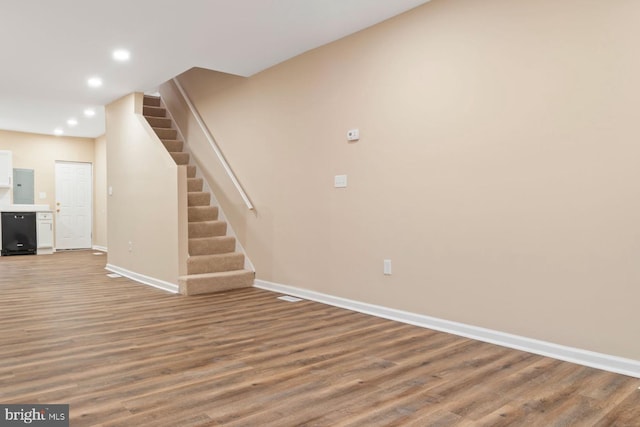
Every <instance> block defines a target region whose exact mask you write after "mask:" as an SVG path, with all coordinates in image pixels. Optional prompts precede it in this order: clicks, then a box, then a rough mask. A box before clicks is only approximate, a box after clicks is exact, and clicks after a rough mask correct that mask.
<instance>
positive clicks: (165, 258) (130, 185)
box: [106, 94, 186, 284]
mask: <svg viewBox="0 0 640 427" xmlns="http://www.w3.org/2000/svg"><path fill="white" fill-rule="evenodd" d="M141 113H142V94H131V95H128V96H125V97H123V98H121V99H119V100H117V101H114V102H112V103H111V104H109V105H107V107H106V119H107V123H106V128H107V134H106V141H107V144H106V145H107V158H108V162H107V186H108V187H112V188H113V194H112V195H108V196H107V200H108V201H107V241H108V243H109V252H108V263H109V264H110V265H112V266H115V267H118V268H120V269H124V270H127V271H128V272H130V273H135V274H137V275H143V276H147V277H148V278H151V279H154V280H158V281H163V282H168V283H170V284H177V280H178V275H179V271H180V270H179V267H178V264H179V261H180V258H179V243H178V231H179V222H178V167H177V166H176V164H175V162H174V161H173V159H172V158H171V156H169V153H168V152H167V150H166V149H165V148H164V147H163V146H162V144H161V143H160V141H159V140H158V139H157V137H156V136H155V134H153V131H152V130H151V128H150V127H149V125H148V123H146V121H145V120H144V118H143V117H142V116H141ZM183 169H184V168H183ZM184 176H185V177H186V173H185V174H184ZM129 242H131V246H129Z"/></svg>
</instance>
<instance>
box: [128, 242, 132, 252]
mask: <svg viewBox="0 0 640 427" xmlns="http://www.w3.org/2000/svg"><path fill="white" fill-rule="evenodd" d="M129 252H133V242H132V241H131V240H129Z"/></svg>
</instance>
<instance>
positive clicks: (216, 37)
mask: <svg viewBox="0 0 640 427" xmlns="http://www.w3.org/2000/svg"><path fill="white" fill-rule="evenodd" d="M427 1H428V0H181V1H177V0H101V1H97V0H84V1H78V0H55V1H51V0H0V58H1V60H0V129H4V130H17V131H23V132H34V133H42V134H52V133H53V130H54V129H55V128H62V129H64V134H65V135H70V136H85V137H96V136H99V135H101V134H103V133H104V105H105V104H108V103H109V102H111V101H113V100H115V99H117V98H119V97H121V96H123V95H125V94H128V93H131V92H135V91H149V90H154V89H155V88H156V87H157V86H158V85H160V84H161V83H163V82H165V81H167V80H169V79H171V78H172V77H174V76H176V75H178V74H180V73H182V72H184V71H186V70H188V69H190V68H192V67H202V68H209V69H212V70H217V71H223V72H226V73H232V74H238V75H242V76H250V75H252V74H254V73H256V72H259V71H261V70H264V69H266V68H269V67H270V66H272V65H275V64H277V63H279V62H282V61H284V60H286V59H288V58H291V57H293V56H296V55H298V54H300V53H302V52H305V51H307V50H310V49H313V48H315V47H318V46H321V45H323V44H326V43H329V42H331V41H333V40H336V39H339V38H341V37H344V36H346V35H348V34H351V33H354V32H356V31H358V30H361V29H363V28H366V27H369V26H371V25H374V24H376V23H378V22H381V21H383V20H385V19H387V18H390V17H392V16H395V15H397V14H399V13H401V12H404V11H406V10H409V9H411V8H413V7H416V6H418V5H420V4H422V3H426V2H427ZM116 48H126V49H128V50H130V51H131V60H130V61H129V62H127V63H117V62H115V61H114V60H113V59H112V58H111V54H112V51H113V50H114V49H116ZM92 76H100V77H102V79H103V80H104V85H103V86H102V87H101V88H98V89H92V88H89V87H88V86H87V84H86V81H87V79H88V78H89V77H92ZM88 107H93V108H95V109H96V111H97V115H96V116H95V117H93V118H86V117H84V116H83V114H82V112H83V111H84V110H85V109H86V108H88ZM71 117H74V118H76V119H77V120H78V122H79V123H78V125H76V126H74V127H70V126H68V125H67V124H66V122H67V120H68V119H69V118H71Z"/></svg>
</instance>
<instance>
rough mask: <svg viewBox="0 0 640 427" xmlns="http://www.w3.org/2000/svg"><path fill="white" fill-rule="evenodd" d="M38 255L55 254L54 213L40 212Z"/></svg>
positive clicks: (38, 220)
mask: <svg viewBox="0 0 640 427" xmlns="http://www.w3.org/2000/svg"><path fill="white" fill-rule="evenodd" d="M36 226H37V229H38V230H37V236H38V255H44V254H52V253H53V213H52V212H38V216H37V225H36Z"/></svg>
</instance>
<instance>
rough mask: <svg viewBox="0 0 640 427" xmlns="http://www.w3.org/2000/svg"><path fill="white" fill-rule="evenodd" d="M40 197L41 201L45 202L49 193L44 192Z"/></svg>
mask: <svg viewBox="0 0 640 427" xmlns="http://www.w3.org/2000/svg"><path fill="white" fill-rule="evenodd" d="M38 196H39V197H40V200H44V199H46V198H47V193H45V192H44V191H41V192H40V194H38Z"/></svg>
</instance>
